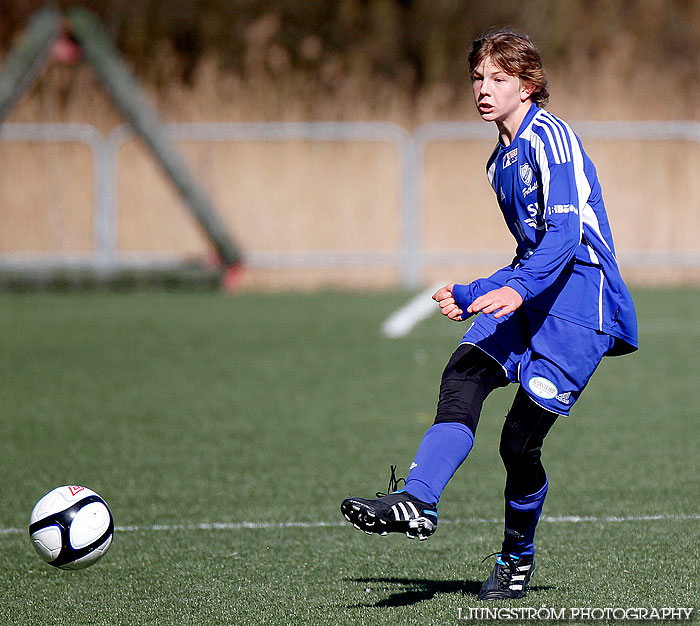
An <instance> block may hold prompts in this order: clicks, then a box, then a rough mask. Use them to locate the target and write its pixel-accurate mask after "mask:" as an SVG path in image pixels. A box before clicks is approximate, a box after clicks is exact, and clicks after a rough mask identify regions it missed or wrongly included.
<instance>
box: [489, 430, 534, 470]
mask: <svg viewBox="0 0 700 626" xmlns="http://www.w3.org/2000/svg"><path fill="white" fill-rule="evenodd" d="M526 444H527V442H526V441H525V440H523V438H522V437H521V436H520V433H518V432H517V431H515V430H512V429H509V428H504V429H503V432H502V433H501V441H500V445H499V448H498V451H499V453H500V455H501V459H502V460H503V464H504V465H505V466H506V469H507V470H508V471H509V472H510V471H511V470H512V471H517V470H518V469H519V468H524V467H526V466H527V465H530V464H532V463H533V462H537V461H539V458H540V450H539V449H536V450H533V449H530V448H528V446H527V445H526Z"/></svg>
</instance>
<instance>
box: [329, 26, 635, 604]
mask: <svg viewBox="0 0 700 626" xmlns="http://www.w3.org/2000/svg"><path fill="white" fill-rule="evenodd" d="M469 71H470V73H471V79H472V86H473V92H474V100H475V103H476V107H477V109H478V111H479V113H480V115H481V117H482V119H484V120H485V121H487V122H495V124H496V127H497V129H498V143H497V145H496V148H495V149H494V151H493V153H492V154H491V157H490V158H489V160H488V164H487V168H486V169H487V174H488V179H489V182H490V183H491V186H492V187H493V190H494V192H495V193H496V199H497V201H498V205H499V207H500V209H501V212H502V213H503V217H504V219H505V222H506V225H507V226H508V229H509V230H510V232H511V233H512V234H513V236H514V237H515V240H516V242H517V248H516V256H515V258H514V259H513V261H512V263H511V264H510V265H508V266H506V267H504V268H503V269H500V270H498V271H497V272H495V273H494V274H493V275H492V276H490V277H488V278H480V279H478V280H475V281H473V282H471V283H469V284H451V285H448V286H446V287H443V288H441V289H439V290H438V291H437V292H436V293H435V295H434V296H433V298H434V299H435V300H436V301H437V302H438V304H439V305H440V307H441V309H442V313H443V315H445V316H446V317H448V318H449V319H451V320H455V321H460V320H464V319H467V318H468V317H470V316H471V315H474V314H477V313H481V314H480V315H479V316H478V317H476V319H475V320H474V321H473V323H472V324H471V325H470V326H469V328H468V329H467V331H466V333H465V334H464V337H463V339H462V341H461V343H460V345H459V346H458V348H457V350H456V351H455V352H454V354H453V355H452V357H451V359H450V360H449V362H448V364H447V366H446V368H445V371H444V373H443V376H442V382H441V385H440V396H439V401H438V406H437V416H436V418H435V423H434V424H433V425H432V426H431V427H430V428H429V429H428V431H427V432H426V433H425V436H424V437H423V440H422V441H421V443H420V445H419V447H418V452H417V453H416V456H415V458H414V460H413V463H411V467H410V470H409V473H408V475H407V477H406V484H405V487H404V488H403V489H402V490H398V491H397V490H396V487H397V485H395V486H394V487H392V488H390V491H392V493H389V494H388V495H384V496H381V497H378V498H377V499H373V500H368V499H363V498H347V499H346V500H344V501H343V503H342V505H341V510H342V512H343V515H344V516H345V518H346V519H347V520H348V521H350V522H351V523H352V524H353V525H354V526H355V527H356V528H359V529H360V530H364V531H365V532H368V533H378V534H380V535H385V534H386V533H389V532H403V533H406V535H407V536H408V537H418V538H419V539H427V538H428V537H429V536H430V535H431V534H432V533H434V532H435V530H436V528H437V523H438V513H437V503H438V501H439V499H440V494H441V493H442V491H443V489H444V488H445V485H446V484H447V482H448V481H449V480H450V478H451V477H452V475H453V474H454V473H455V471H456V470H457V468H458V467H459V466H460V465H461V464H462V462H463V461H464V460H465V459H466V457H467V455H468V454H469V451H470V450H471V448H472V445H473V443H474V435H475V432H476V427H477V424H478V422H479V416H480V413H481V408H482V404H483V402H484V400H485V398H486V397H487V396H488V395H489V393H491V392H492V391H493V390H494V389H496V388H497V387H503V386H506V385H507V384H509V383H517V384H518V388H517V391H516V393H515V398H514V400H513V404H512V406H511V408H510V411H509V412H508V415H507V416H506V418H505V423H504V425H503V430H502V433H501V441H500V449H499V451H500V455H501V458H502V460H503V463H504V465H505V469H506V485H505V532H504V538H503V542H502V546H501V549H500V551H499V552H498V553H497V554H496V561H495V565H494V567H493V570H492V572H491V575H490V576H489V577H488V578H487V580H486V581H485V582H484V583H483V585H482V587H481V590H480V592H479V594H478V598H479V599H480V600H498V599H504V598H520V597H522V596H523V595H525V591H526V587H527V584H528V581H529V580H530V577H531V576H532V573H533V571H534V569H535V560H534V553H535V545H534V538H535V529H536V527H537V522H538V520H539V518H540V514H541V513H542V505H543V503H544V499H545V496H546V495H547V489H548V488H549V481H548V478H547V474H546V473H545V470H544V467H543V465H542V462H541V460H540V454H541V448H542V443H543V441H544V438H545V436H546V435H547V433H548V432H549V430H550V428H551V427H552V425H553V424H554V422H555V421H556V419H557V417H558V416H560V415H564V416H567V415H569V411H570V410H571V407H572V406H573V404H574V403H575V402H576V400H577V399H578V398H579V396H580V395H581V392H582V391H583V389H584V388H585V387H586V385H587V383H588V380H589V379H590V377H591V375H592V374H593V372H594V371H595V369H596V367H597V366H598V364H599V363H600V361H601V359H602V357H604V356H612V355H621V354H626V353H629V352H632V351H634V350H636V349H637V321H636V315H635V310H634V304H633V302H632V298H631V296H630V294H629V292H628V290H627V288H626V286H625V284H624V282H623V281H622V278H621V276H620V271H619V269H618V266H617V261H616V258H615V250H614V247H613V240H612V236H611V232H610V227H609V225H608V218H607V216H606V212H605V207H604V205H603V197H602V194H601V189H600V185H599V183H598V179H597V176H596V171H595V168H594V166H593V163H592V162H591V161H590V159H589V158H588V156H587V155H586V153H585V152H584V151H583V147H582V145H581V142H580V140H579V138H578V137H577V136H576V135H575V134H574V132H573V131H572V130H571V128H570V127H569V125H568V124H566V123H565V122H564V121H562V120H561V119H559V118H557V117H555V116H554V115H552V114H551V113H549V112H547V111H546V110H545V109H544V108H543V107H544V105H545V104H546V103H547V100H548V91H547V79H546V76H545V73H544V71H543V68H542V61H541V58H540V55H539V53H538V51H537V49H536V47H535V46H534V44H533V43H532V41H531V40H530V39H529V38H528V37H527V36H525V35H521V34H518V33H515V32H513V31H510V30H498V31H493V32H490V33H489V34H487V35H485V36H484V37H482V38H479V39H477V40H476V41H474V42H473V44H472V48H471V52H470V55H469ZM392 475H393V470H392ZM378 495H379V494H378Z"/></svg>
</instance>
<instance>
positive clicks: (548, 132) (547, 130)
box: [532, 119, 563, 165]
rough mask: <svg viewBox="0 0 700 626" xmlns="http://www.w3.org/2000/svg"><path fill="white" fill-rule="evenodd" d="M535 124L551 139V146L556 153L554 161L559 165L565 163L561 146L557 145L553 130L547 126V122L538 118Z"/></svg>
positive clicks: (553, 152) (554, 153)
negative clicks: (544, 122) (560, 149)
mask: <svg viewBox="0 0 700 626" xmlns="http://www.w3.org/2000/svg"><path fill="white" fill-rule="evenodd" d="M532 125H533V126H536V127H537V128H541V129H542V130H544V132H545V134H546V135H547V138H548V139H549V147H550V149H551V150H552V154H553V155H554V162H555V163H556V164H557V165H560V164H561V163H563V161H562V158H561V154H560V153H559V148H558V147H557V143H556V141H554V137H553V136H552V131H551V129H550V128H549V126H547V125H546V124H543V123H542V121H541V120H538V119H536V120H535V121H534V122H533V123H532Z"/></svg>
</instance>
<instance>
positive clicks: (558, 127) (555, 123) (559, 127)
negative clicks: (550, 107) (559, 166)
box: [542, 111, 571, 161]
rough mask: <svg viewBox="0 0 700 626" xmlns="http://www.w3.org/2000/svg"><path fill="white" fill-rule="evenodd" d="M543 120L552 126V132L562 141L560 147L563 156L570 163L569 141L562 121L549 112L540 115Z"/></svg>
mask: <svg viewBox="0 0 700 626" xmlns="http://www.w3.org/2000/svg"><path fill="white" fill-rule="evenodd" d="M542 117H543V119H546V120H547V121H549V123H550V124H551V125H552V127H553V128H554V130H555V131H556V133H557V136H558V137H561V140H562V145H563V148H564V154H566V160H567V161H571V152H570V151H569V141H568V133H567V132H566V128H565V127H564V124H563V123H562V121H561V120H560V119H559V118H557V117H554V115H552V114H551V113H550V112H549V111H545V112H544V114H543V115H542Z"/></svg>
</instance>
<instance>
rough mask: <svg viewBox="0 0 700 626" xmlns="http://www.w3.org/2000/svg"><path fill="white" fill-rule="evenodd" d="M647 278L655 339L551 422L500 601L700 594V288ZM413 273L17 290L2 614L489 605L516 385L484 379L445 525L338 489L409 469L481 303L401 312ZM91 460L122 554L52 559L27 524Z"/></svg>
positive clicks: (120, 620)
mask: <svg viewBox="0 0 700 626" xmlns="http://www.w3.org/2000/svg"><path fill="white" fill-rule="evenodd" d="M635 297H636V302H637V307H638V312H639V319H640V329H641V343H642V349H641V350H640V351H639V352H638V353H636V354H635V355H632V356H627V357H622V358H612V359H606V360H605V361H604V362H603V364H602V365H601V367H600V369H599V371H598V372H597V373H596V375H595V376H594V378H593V380H592V382H591V384H590V386H589V389H588V390H587V391H586V393H585V394H584V396H583V397H582V399H581V400H580V402H579V404H578V405H577V406H576V408H575V410H574V412H573V415H572V417H571V418H569V419H561V420H560V421H559V422H558V423H557V424H556V426H555V427H554V429H553V431H552V432H551V434H550V436H549V437H548V439H547V442H546V444H545V448H544V454H543V459H544V463H545V466H546V467H547V470H548V473H549V476H550V481H551V487H550V492H549V497H548V500H547V502H546V504H545V517H544V519H543V521H542V522H541V524H540V527H539V529H538V542H537V545H538V553H537V558H538V569H537V572H536V573H535V575H534V577H533V580H532V585H531V591H530V593H529V595H528V596H527V598H525V599H524V600H522V601H520V603H519V604H518V603H508V602H506V603H503V605H502V606H532V607H694V608H695V610H696V613H695V617H694V620H697V610H698V608H700V602H699V601H698V597H699V595H700V594H699V590H698V585H699V581H700V565H699V564H700V553H699V543H700V541H699V535H698V526H699V524H700V517H699V516H700V503H699V501H700V488H699V487H698V476H699V475H700V460H699V458H700V456H699V455H698V444H699V443H700V437H699V428H698V406H700V402H699V400H700V398H699V395H700V392H699V391H698V388H699V386H698V383H697V375H698V372H699V371H700V357H699V356H698V355H699V354H700V321H699V320H698V311H700V292H699V291H696V290H691V289H688V290H673V291H672V290H665V291H664V290H638V291H637V292H636V293H635ZM407 299H408V296H407V294H405V293H400V292H393V293H388V294H386V293H336V292H323V293H315V294H302V295H300V294H276V295H269V294H268V295H264V294H253V293H245V294H239V295H236V296H225V295H221V294H213V293H204V294H201V293H200V294H182V293H133V294H108V293H93V294H70V295H52V294H18V295H5V296H2V297H0V327H1V329H2V330H1V336H2V349H1V350H0V364H1V365H0V371H1V372H2V380H1V383H0V394H1V395H0V406H1V407H2V412H1V414H0V459H1V460H0V463H1V464H2V481H1V482H0V598H2V599H1V600H0V624H3V625H15V624H17V625H23V626H25V625H45V624H58V625H60V624H66V625H71V626H73V625H78V624H90V625H102V624H104V625H112V624H125V625H128V626H139V625H141V624H159V625H160V626H166V625H171V624H172V625H179V626H182V625H190V624H191V625H218V624H221V625H223V624H226V625H243V624H255V625H257V624H313V625H321V624H378V625H385V624H420V625H424V624H455V623H457V620H458V617H459V615H460V609H461V610H462V611H463V612H464V611H466V610H467V609H468V608H469V607H475V606H482V605H481V604H480V603H477V602H476V599H475V593H476V591H477V590H478V586H479V584H480V582H481V580H483V578H484V577H485V576H486V575H487V574H488V571H489V570H490V568H491V562H487V563H484V564H482V563H481V559H482V558H483V557H484V556H485V555H487V554H489V553H490V552H493V551H494V550H496V549H497V548H498V547H499V544H500V539H501V534H502V522H501V521H500V520H501V519H502V515H503V512H502V508H503V499H502V489H503V480H504V472H503V468H502V465H501V462H500V459H499V457H498V452H497V447H498V436H499V432H500V427H501V425H502V421H503V416H504V415H505V413H506V411H507V409H508V406H509V403H510V400H511V398H512V395H513V392H514V388H513V387H511V388H510V389H506V390H499V391H498V392H497V393H495V394H494V395H493V396H492V397H491V398H490V399H489V400H488V401H487V404H486V407H485V410H484V414H483V417H482V422H481V424H480V426H479V430H478V433H477V438H476V445H475V448H474V450H473V451H472V454H471V455H470V457H469V459H468V460H467V461H466V463H465V464H464V466H463V467H462V468H461V469H460V470H459V472H458V473H457V475H456V476H455V478H454V479H453V481H452V482H451V483H450V484H449V485H448V487H447V489H446V491H445V493H444V495H443V498H442V500H441V502H440V527H439V530H438V532H437V534H436V535H435V536H433V537H432V538H431V539H430V540H429V541H426V542H412V541H408V540H407V539H406V538H405V537H403V536H398V535H397V536H389V537H385V538H380V537H377V536H371V537H370V536H367V535H365V534H363V533H359V532H357V531H356V530H354V529H353V528H351V527H350V526H349V525H347V524H344V520H343V519H342V516H341V514H340V511H339V504H340V501H341V500H342V499H343V498H344V497H346V496H348V495H366V496H368V495H371V494H373V493H374V491H376V490H383V489H385V488H386V483H387V480H388V474H389V464H390V463H396V464H398V465H399V472H400V474H401V475H405V470H406V469H407V466H408V464H409V462H410V460H411V459H412V457H413V454H414V452H415V450H416V446H417V445H418V442H419V441H420V437H421V436H422V434H423V432H424V431H425V430H426V429H427V428H428V426H429V425H430V424H431V422H432V418H433V411H434V407H435V402H436V400H437V388H438V381H439V376H440V373H441V371H442V368H443V366H444V364H445V362H446V360H447V358H448V357H449V354H450V353H451V351H452V349H453V348H454V347H455V346H456V344H457V342H458V339H459V337H460V336H461V333H462V332H463V330H464V328H465V327H464V325H463V324H456V323H453V322H449V321H447V320H445V319H441V317H440V316H439V315H435V316H434V317H433V318H431V319H429V320H427V321H425V322H423V323H422V324H420V325H419V326H418V327H417V328H416V329H415V330H414V331H413V333H412V334H411V335H409V336H408V337H406V338H404V339H398V340H396V339H386V338H384V337H382V336H381V333H380V326H381V323H382V321H383V320H384V319H386V317H388V316H389V315H390V313H391V312H392V311H394V310H395V309H396V308H398V307H399V306H401V305H402V304H404V303H405V302H406V301H407ZM401 470H404V471H403V472H402V471H401ZM73 483H77V484H85V485H86V486H88V487H90V488H92V489H94V490H95V491H97V492H98V493H100V494H101V495H102V496H103V497H104V498H105V499H106V500H107V502H108V503H109V505H110V507H111V509H112V512H113V514H114V517H115V523H116V525H117V527H118V530H117V532H116V533H115V539H114V543H113V545H112V547H111V549H110V551H109V553H108V554H107V556H106V557H105V558H104V559H103V560H102V561H101V562H100V563H98V564H96V565H95V566H93V567H91V568H89V569H86V570H83V571H78V572H66V571H60V570H56V569H54V568H51V567H50V566H48V565H46V564H44V563H42V562H40V561H39V559H38V558H37V556H36V555H35V554H34V552H33V550H32V548H31V546H30V543H29V539H28V535H27V531H26V526H27V523H28V518H29V513H30V511H31V508H32V506H33V504H34V502H35V501H36V500H37V499H38V498H39V497H40V496H42V495H43V494H44V493H45V492H47V491H49V490H50V489H52V488H53V487H55V486H58V485H62V484H73ZM580 518H587V519H580ZM250 523H253V524H254V525H255V526H253V525H251V524H250ZM539 623H543V622H539Z"/></svg>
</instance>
